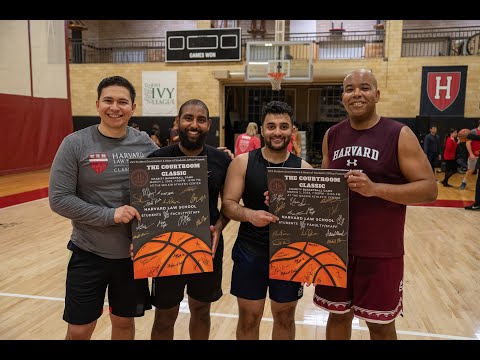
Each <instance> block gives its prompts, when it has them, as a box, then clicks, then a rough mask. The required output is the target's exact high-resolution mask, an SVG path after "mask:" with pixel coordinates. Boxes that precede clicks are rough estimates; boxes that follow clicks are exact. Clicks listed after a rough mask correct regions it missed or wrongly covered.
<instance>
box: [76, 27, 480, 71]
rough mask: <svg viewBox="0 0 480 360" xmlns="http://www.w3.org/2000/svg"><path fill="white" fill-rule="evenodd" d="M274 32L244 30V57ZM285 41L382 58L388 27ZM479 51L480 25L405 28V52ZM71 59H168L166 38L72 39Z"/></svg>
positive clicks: (343, 55)
mask: <svg viewBox="0 0 480 360" xmlns="http://www.w3.org/2000/svg"><path fill="white" fill-rule="evenodd" d="M274 40H275V36H274V35H273V34H268V33H267V34H265V35H264V36H262V37H259V36H253V35H251V34H248V33H247V34H243V35H242V40H241V46H242V60H245V55H246V51H245V50H246V44H247V42H250V41H274ZM285 41H292V42H298V41H301V42H305V41H311V42H314V43H315V53H314V56H313V59H314V60H329V59H358V58H382V57H384V56H385V53H384V43H385V31H384V30H373V31H339V30H333V31H329V32H319V33H286V34H285ZM457 55H480V27H478V26H469V27H455V28H428V29H405V30H403V34H402V56H403V57H412V56H457ZM70 57H71V59H70V61H71V62H72V63H78V64H89V63H148V62H164V61H165V38H164V37H161V38H135V39H100V40H76V39H70Z"/></svg>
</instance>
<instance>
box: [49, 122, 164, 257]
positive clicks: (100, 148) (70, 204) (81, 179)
mask: <svg viewBox="0 0 480 360" xmlns="http://www.w3.org/2000/svg"><path fill="white" fill-rule="evenodd" d="M156 149H158V147H157V145H156V144H155V143H154V142H153V141H152V140H151V139H150V137H149V136H148V134H147V133H145V132H143V131H138V130H136V129H133V128H131V127H128V128H127V135H126V136H125V137H123V138H119V139H114V138H109V137H106V136H103V135H102V134H100V132H99V131H98V128H97V125H93V126H90V127H87V128H85V129H83V130H79V131H76V132H74V133H73V134H70V135H68V136H67V137H65V139H63V141H62V144H61V145H60V148H59V149H58V151H57V154H56V155H55V159H54V160H53V165H52V169H51V172H50V184H49V201H50V207H51V209H52V210H53V211H54V212H56V213H58V214H59V215H61V216H64V217H66V218H69V219H71V220H72V226H73V231H72V236H71V240H72V242H73V243H74V244H75V245H76V246H78V247H79V248H81V249H83V250H85V251H89V252H92V253H94V254H97V255H99V256H101V257H104V258H109V259H123V258H128V257H130V243H131V224H130V223H128V224H123V223H121V224H115V222H114V214H115V208H118V207H120V206H123V205H129V204H130V185H129V176H128V159H136V158H143V157H146V156H147V155H148V154H150V153H151V152H152V151H154V150H156Z"/></svg>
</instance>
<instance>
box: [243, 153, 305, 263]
mask: <svg viewBox="0 0 480 360" xmlns="http://www.w3.org/2000/svg"><path fill="white" fill-rule="evenodd" d="M261 150H262V149H261V148H260V149H255V150H252V151H250V152H249V153H248V164H247V170H246V174H245V188H244V190H243V195H242V199H243V203H244V205H245V207H247V208H249V209H253V210H265V211H268V206H267V205H266V204H265V196H264V195H263V194H264V193H265V191H267V190H268V184H267V166H271V167H291V168H299V167H301V166H302V159H301V158H299V157H298V156H296V155H294V154H293V153H290V156H289V157H288V159H287V161H285V163H280V164H273V163H270V164H269V163H268V161H267V160H266V159H265V158H264V157H263V155H262V151H261ZM237 242H239V243H240V245H241V246H242V247H244V248H246V250H247V251H249V252H250V253H251V254H253V255H255V256H264V257H268V255H269V251H268V248H269V227H268V225H267V226H263V227H256V226H254V225H252V224H251V223H250V222H242V223H241V224H240V228H239V230H238V237H237Z"/></svg>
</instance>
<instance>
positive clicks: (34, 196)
mask: <svg viewBox="0 0 480 360" xmlns="http://www.w3.org/2000/svg"><path fill="white" fill-rule="evenodd" d="M47 196H48V188H44V189H37V190H32V191H26V192H23V193H20V194H14V195H8V196H2V197H0V209H1V208H5V207H8V206H12V205H17V204H23V203H25V202H28V201H33V200H38V199H42V198H45V197H47Z"/></svg>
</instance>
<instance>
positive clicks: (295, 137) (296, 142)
mask: <svg viewBox="0 0 480 360" xmlns="http://www.w3.org/2000/svg"><path fill="white" fill-rule="evenodd" d="M287 150H288V151H290V152H291V153H293V154H295V155H297V156H298V157H300V154H301V153H302V136H301V135H300V133H299V132H298V127H297V123H296V122H294V123H293V132H292V137H291V138H290V142H289V143H288V147H287Z"/></svg>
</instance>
